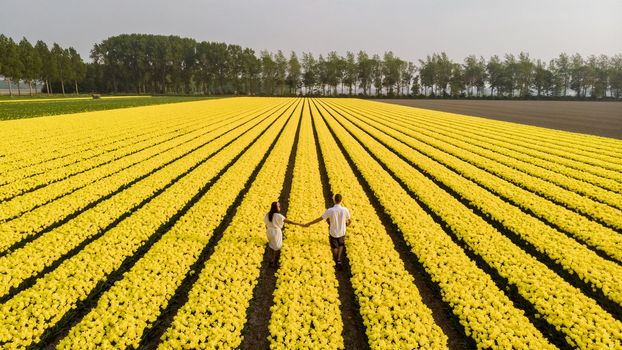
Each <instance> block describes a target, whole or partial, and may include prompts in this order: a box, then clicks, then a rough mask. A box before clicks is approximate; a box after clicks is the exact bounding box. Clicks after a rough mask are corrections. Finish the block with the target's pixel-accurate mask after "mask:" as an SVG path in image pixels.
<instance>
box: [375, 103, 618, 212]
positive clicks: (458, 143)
mask: <svg viewBox="0 0 622 350" xmlns="http://www.w3.org/2000/svg"><path fill="white" fill-rule="evenodd" d="M367 116H369V117H370V118H372V119H373V120H375V121H377V122H380V123H382V124H384V125H387V126H390V127H393V128H394V129H395V127H397V126H399V130H400V131H401V132H402V133H405V134H408V135H409V136H411V137H413V138H415V139H417V140H419V141H421V142H423V143H426V144H428V145H430V146H432V147H436V148H438V149H440V150H442V151H443V152H446V153H450V154H452V155H454V156H456V157H458V158H460V159H462V160H464V161H467V162H469V163H472V164H474V165H476V166H478V167H480V168H485V169H486V170H487V171H491V172H494V173H495V174H496V175H498V176H501V177H503V178H505V179H506V180H508V181H512V182H514V183H517V184H521V185H522V184H525V187H527V186H529V189H530V190H532V191H534V192H538V193H541V194H543V195H545V196H547V195H548V196H552V197H555V198H557V199H558V200H563V199H562V198H560V197H557V196H556V194H555V193H552V194H551V192H555V191H550V190H547V189H540V188H539V187H538V186H535V184H529V182H532V183H533V182H536V183H537V184H544V186H547V187H549V188H555V189H556V190H557V187H556V186H553V185H551V184H548V183H543V182H542V181H541V180H545V181H546V182H549V183H552V184H555V185H558V186H560V187H562V188H564V189H567V190H569V191H571V192H574V193H578V194H583V195H585V196H587V197H589V198H591V199H593V200H596V201H598V202H601V203H606V204H608V205H610V206H612V207H615V208H618V209H622V194H620V193H616V192H612V191H609V190H606V189H604V188H602V187H598V186H595V185H593V184H590V183H588V182H585V181H581V180H578V179H575V178H572V177H569V176H566V175H564V174H560V173H558V172H555V171H552V170H549V169H546V168H542V167H538V166H535V165H533V164H530V163H526V162H524V161H520V160H518V159H516V158H513V157H510V156H508V155H505V154H502V153H501V152H502V151H500V150H498V149H497V150H495V151H493V150H489V149H486V148H482V147H480V146H478V145H473V144H470V143H468V142H466V141H463V140H460V139H459V138H458V137H456V136H455V135H452V134H450V133H449V132H445V133H443V132H439V131H436V132H433V131H430V130H427V129H425V128H421V127H419V126H418V125H408V124H407V123H406V122H404V121H399V120H397V118H395V117H392V118H390V119H389V117H387V116H382V115H381V114H375V115H374V116H371V115H369V114H368V115H367ZM502 165H504V166H502ZM514 169H516V170H514ZM526 175H531V176H533V178H525V176H526ZM522 179H525V181H521V180H522ZM552 186H553V187H552ZM569 204H572V202H570V203H569ZM592 205H593V204H592Z"/></svg>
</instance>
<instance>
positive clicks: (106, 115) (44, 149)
mask: <svg viewBox="0 0 622 350" xmlns="http://www.w3.org/2000/svg"><path fill="white" fill-rule="evenodd" d="M267 104H268V103H267V101H261V100H260V99H248V101H238V102H237V103H232V101H227V100H226V99H223V100H218V101H216V100H214V104H212V106H211V108H210V112H209V114H207V115H206V114H205V113H204V110H202V108H201V106H202V105H201V104H200V102H198V103H197V102H189V103H186V104H184V110H187V111H190V110H192V114H189V115H180V114H179V109H180V108H179V107H178V106H177V105H175V104H172V105H158V106H144V107H135V108H129V109H119V110H115V111H114V112H111V111H96V112H87V113H76V114H68V115H60V116H54V117H51V118H50V117H45V118H29V119H21V120H9V121H3V125H4V126H5V127H4V128H2V129H0V139H3V140H4V142H2V144H0V154H1V155H4V157H2V158H0V165H1V166H5V163H12V164H14V165H15V166H20V167H27V166H30V165H33V164H37V163H39V162H42V161H45V160H50V159H54V158H59V157H66V156H68V155H71V154H73V153H76V152H81V151H84V150H89V149H91V148H93V146H98V147H99V146H102V145H108V144H110V143H114V142H118V141H119V140H121V139H123V138H128V137H135V136H138V135H140V134H142V133H145V132H149V130H151V129H158V128H159V127H161V124H163V123H164V124H167V123H168V122H169V121H172V122H174V121H177V122H178V123H180V124H183V123H188V122H191V121H192V120H194V119H195V118H194V117H192V116H194V115H196V116H197V117H198V118H202V117H205V116H209V115H216V114H220V113H225V112H230V111H231V109H232V108H233V107H236V106H237V107H238V108H240V109H241V110H248V109H250V108H255V107H258V106H260V105H267Z"/></svg>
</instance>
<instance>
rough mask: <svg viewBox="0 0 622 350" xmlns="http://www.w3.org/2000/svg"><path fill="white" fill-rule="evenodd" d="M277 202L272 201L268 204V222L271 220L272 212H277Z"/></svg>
mask: <svg viewBox="0 0 622 350" xmlns="http://www.w3.org/2000/svg"><path fill="white" fill-rule="evenodd" d="M278 204H279V202H272V205H271V206H270V212H268V220H270V222H272V216H273V215H274V213H278V212H279V207H278Z"/></svg>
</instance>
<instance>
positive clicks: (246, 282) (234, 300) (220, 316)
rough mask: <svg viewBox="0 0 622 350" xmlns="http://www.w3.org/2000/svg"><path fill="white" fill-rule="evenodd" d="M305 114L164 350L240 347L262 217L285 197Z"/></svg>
mask: <svg viewBox="0 0 622 350" xmlns="http://www.w3.org/2000/svg"><path fill="white" fill-rule="evenodd" d="M301 109H302V102H300V103H299V105H298V106H297V108H296V110H295V111H294V113H293V114H292V116H291V120H290V122H289V123H288V124H287V126H286V127H285V129H284V131H283V134H282V135H281V136H280V137H279V139H278V141H277V143H276V144H275V146H274V148H273V149H272V151H271V152H270V154H269V155H268V158H267V159H266V162H265V164H264V166H263V167H262V169H261V171H260V172H259V173H258V174H257V177H256V178H255V181H254V182H253V184H252V186H251V187H250V188H249V190H248V192H247V194H246V195H245V196H244V200H243V201H242V203H241V204H240V206H239V208H238V209H237V211H236V214H235V216H234V217H233V219H232V221H231V223H230V225H228V226H227V229H226V230H225V231H224V233H223V236H222V238H221V239H220V241H219V242H218V245H217V246H216V247H215V248H214V252H213V254H212V255H211V257H210V259H209V260H207V261H206V262H205V267H204V268H203V270H202V271H201V273H200V275H199V276H198V278H197V281H196V282H195V283H194V284H193V285H192V289H191V290H190V291H189V293H188V301H187V302H186V303H185V304H184V305H183V306H182V307H181V308H180V309H179V311H178V312H177V315H176V316H175V318H174V320H173V322H172V324H171V326H170V327H169V328H168V329H167V331H166V333H165V334H164V336H163V337H162V344H161V348H164V349H180V348H182V347H194V348H201V347H203V346H205V347H207V348H223V349H224V348H231V349H235V348H239V347H240V345H241V342H242V337H243V334H242V330H243V328H244V325H245V324H246V322H247V309H248V307H249V305H250V302H251V299H252V298H253V291H254V289H255V287H256V286H257V283H258V278H259V275H260V268H261V263H262V260H263V255H264V252H265V249H266V229H265V226H264V225H263V216H264V215H265V214H266V208H267V206H268V205H269V204H270V203H271V202H273V201H275V200H277V199H278V198H279V197H280V193H281V189H282V187H283V183H284V181H285V173H286V170H287V162H285V161H284V159H289V157H290V153H291V152H292V147H293V144H294V137H295V134H296V129H297V127H298V124H299V121H300V112H301ZM288 229H289V228H287V230H288ZM287 230H286V231H287Z"/></svg>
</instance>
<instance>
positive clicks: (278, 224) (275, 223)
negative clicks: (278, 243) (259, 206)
mask: <svg viewBox="0 0 622 350" xmlns="http://www.w3.org/2000/svg"><path fill="white" fill-rule="evenodd" d="M263 222H264V223H265V224H266V228H267V229H268V230H271V229H272V230H274V229H278V230H281V229H282V228H283V224H284V223H285V216H283V215H281V214H279V213H274V214H273V215H272V221H270V217H269V215H268V214H266V217H265V218H263Z"/></svg>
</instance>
